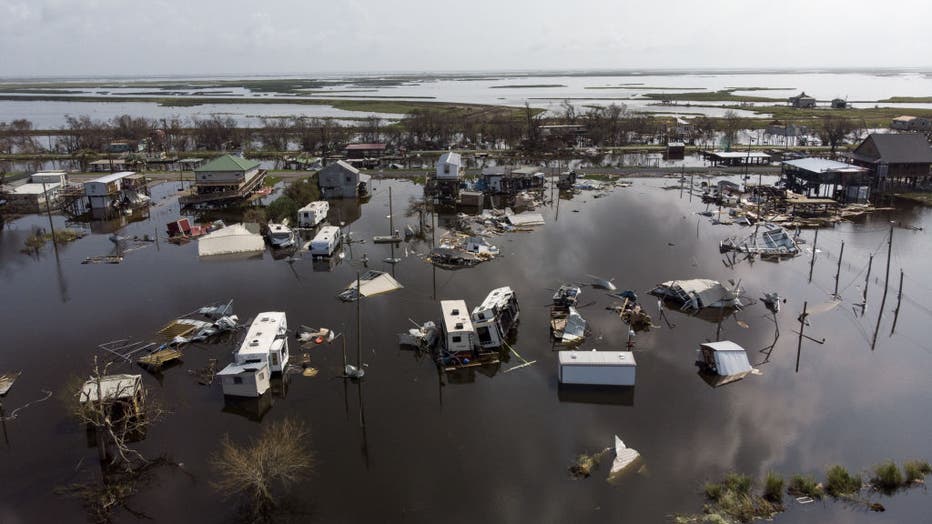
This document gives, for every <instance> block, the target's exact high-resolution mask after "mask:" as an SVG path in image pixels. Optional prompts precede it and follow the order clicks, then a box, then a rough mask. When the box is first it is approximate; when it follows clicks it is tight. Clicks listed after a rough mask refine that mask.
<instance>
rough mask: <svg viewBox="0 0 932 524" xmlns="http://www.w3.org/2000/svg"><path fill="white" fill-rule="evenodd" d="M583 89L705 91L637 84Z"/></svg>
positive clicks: (691, 88) (695, 88) (702, 88)
mask: <svg viewBox="0 0 932 524" xmlns="http://www.w3.org/2000/svg"><path fill="white" fill-rule="evenodd" d="M584 89H641V90H644V91H705V88H704V87H663V86H643V85H637V84H631V85H619V86H586V87H585V88H584Z"/></svg>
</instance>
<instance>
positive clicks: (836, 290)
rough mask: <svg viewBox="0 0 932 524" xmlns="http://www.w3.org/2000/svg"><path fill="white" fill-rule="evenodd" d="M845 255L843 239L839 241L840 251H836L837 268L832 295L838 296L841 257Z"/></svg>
mask: <svg viewBox="0 0 932 524" xmlns="http://www.w3.org/2000/svg"><path fill="white" fill-rule="evenodd" d="M843 256H845V241H844V240H842V241H841V251H839V252H838V269H836V270H835V292H834V293H832V296H833V297H835V298H838V278H839V277H840V276H841V258H842V257H843Z"/></svg>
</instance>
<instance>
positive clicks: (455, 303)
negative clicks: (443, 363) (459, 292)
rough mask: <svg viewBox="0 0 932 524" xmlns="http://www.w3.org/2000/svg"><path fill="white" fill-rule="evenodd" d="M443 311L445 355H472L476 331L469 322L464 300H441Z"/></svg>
mask: <svg viewBox="0 0 932 524" xmlns="http://www.w3.org/2000/svg"><path fill="white" fill-rule="evenodd" d="M440 309H441V310H442V311H443V342H444V347H445V349H446V352H447V353H452V354H458V353H473V352H474V351H475V348H476V330H475V329H473V325H472V322H471V321H470V320H469V310H468V309H466V301H465V300H441V301H440Z"/></svg>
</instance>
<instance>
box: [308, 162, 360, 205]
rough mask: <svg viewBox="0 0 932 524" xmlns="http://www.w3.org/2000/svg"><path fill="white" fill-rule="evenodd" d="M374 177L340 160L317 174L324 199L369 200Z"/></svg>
mask: <svg viewBox="0 0 932 524" xmlns="http://www.w3.org/2000/svg"><path fill="white" fill-rule="evenodd" d="M371 181H372V177H370V176H369V175H366V174H363V173H361V172H360V171H359V170H358V169H356V168H355V167H353V166H352V165H350V164H348V163H346V162H344V161H342V160H338V161H336V162H334V163H332V164H330V165H328V166H327V167H325V168H323V169H321V170H320V171H318V172H317V184H318V186H319V187H320V194H321V197H322V198H327V199H330V198H367V197H369V193H370V191H371Z"/></svg>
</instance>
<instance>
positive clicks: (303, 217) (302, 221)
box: [298, 200, 330, 227]
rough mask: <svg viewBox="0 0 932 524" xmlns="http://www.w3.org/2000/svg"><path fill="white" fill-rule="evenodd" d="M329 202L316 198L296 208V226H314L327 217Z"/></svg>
mask: <svg viewBox="0 0 932 524" xmlns="http://www.w3.org/2000/svg"><path fill="white" fill-rule="evenodd" d="M328 212H330V204H329V203H328V202H327V201H326V200H318V201H316V202H311V203H310V204H308V205H306V206H304V207H302V208H301V209H299V210H298V227H315V226H316V225H317V224H320V223H321V222H323V221H324V220H326V219H327V213H328Z"/></svg>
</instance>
